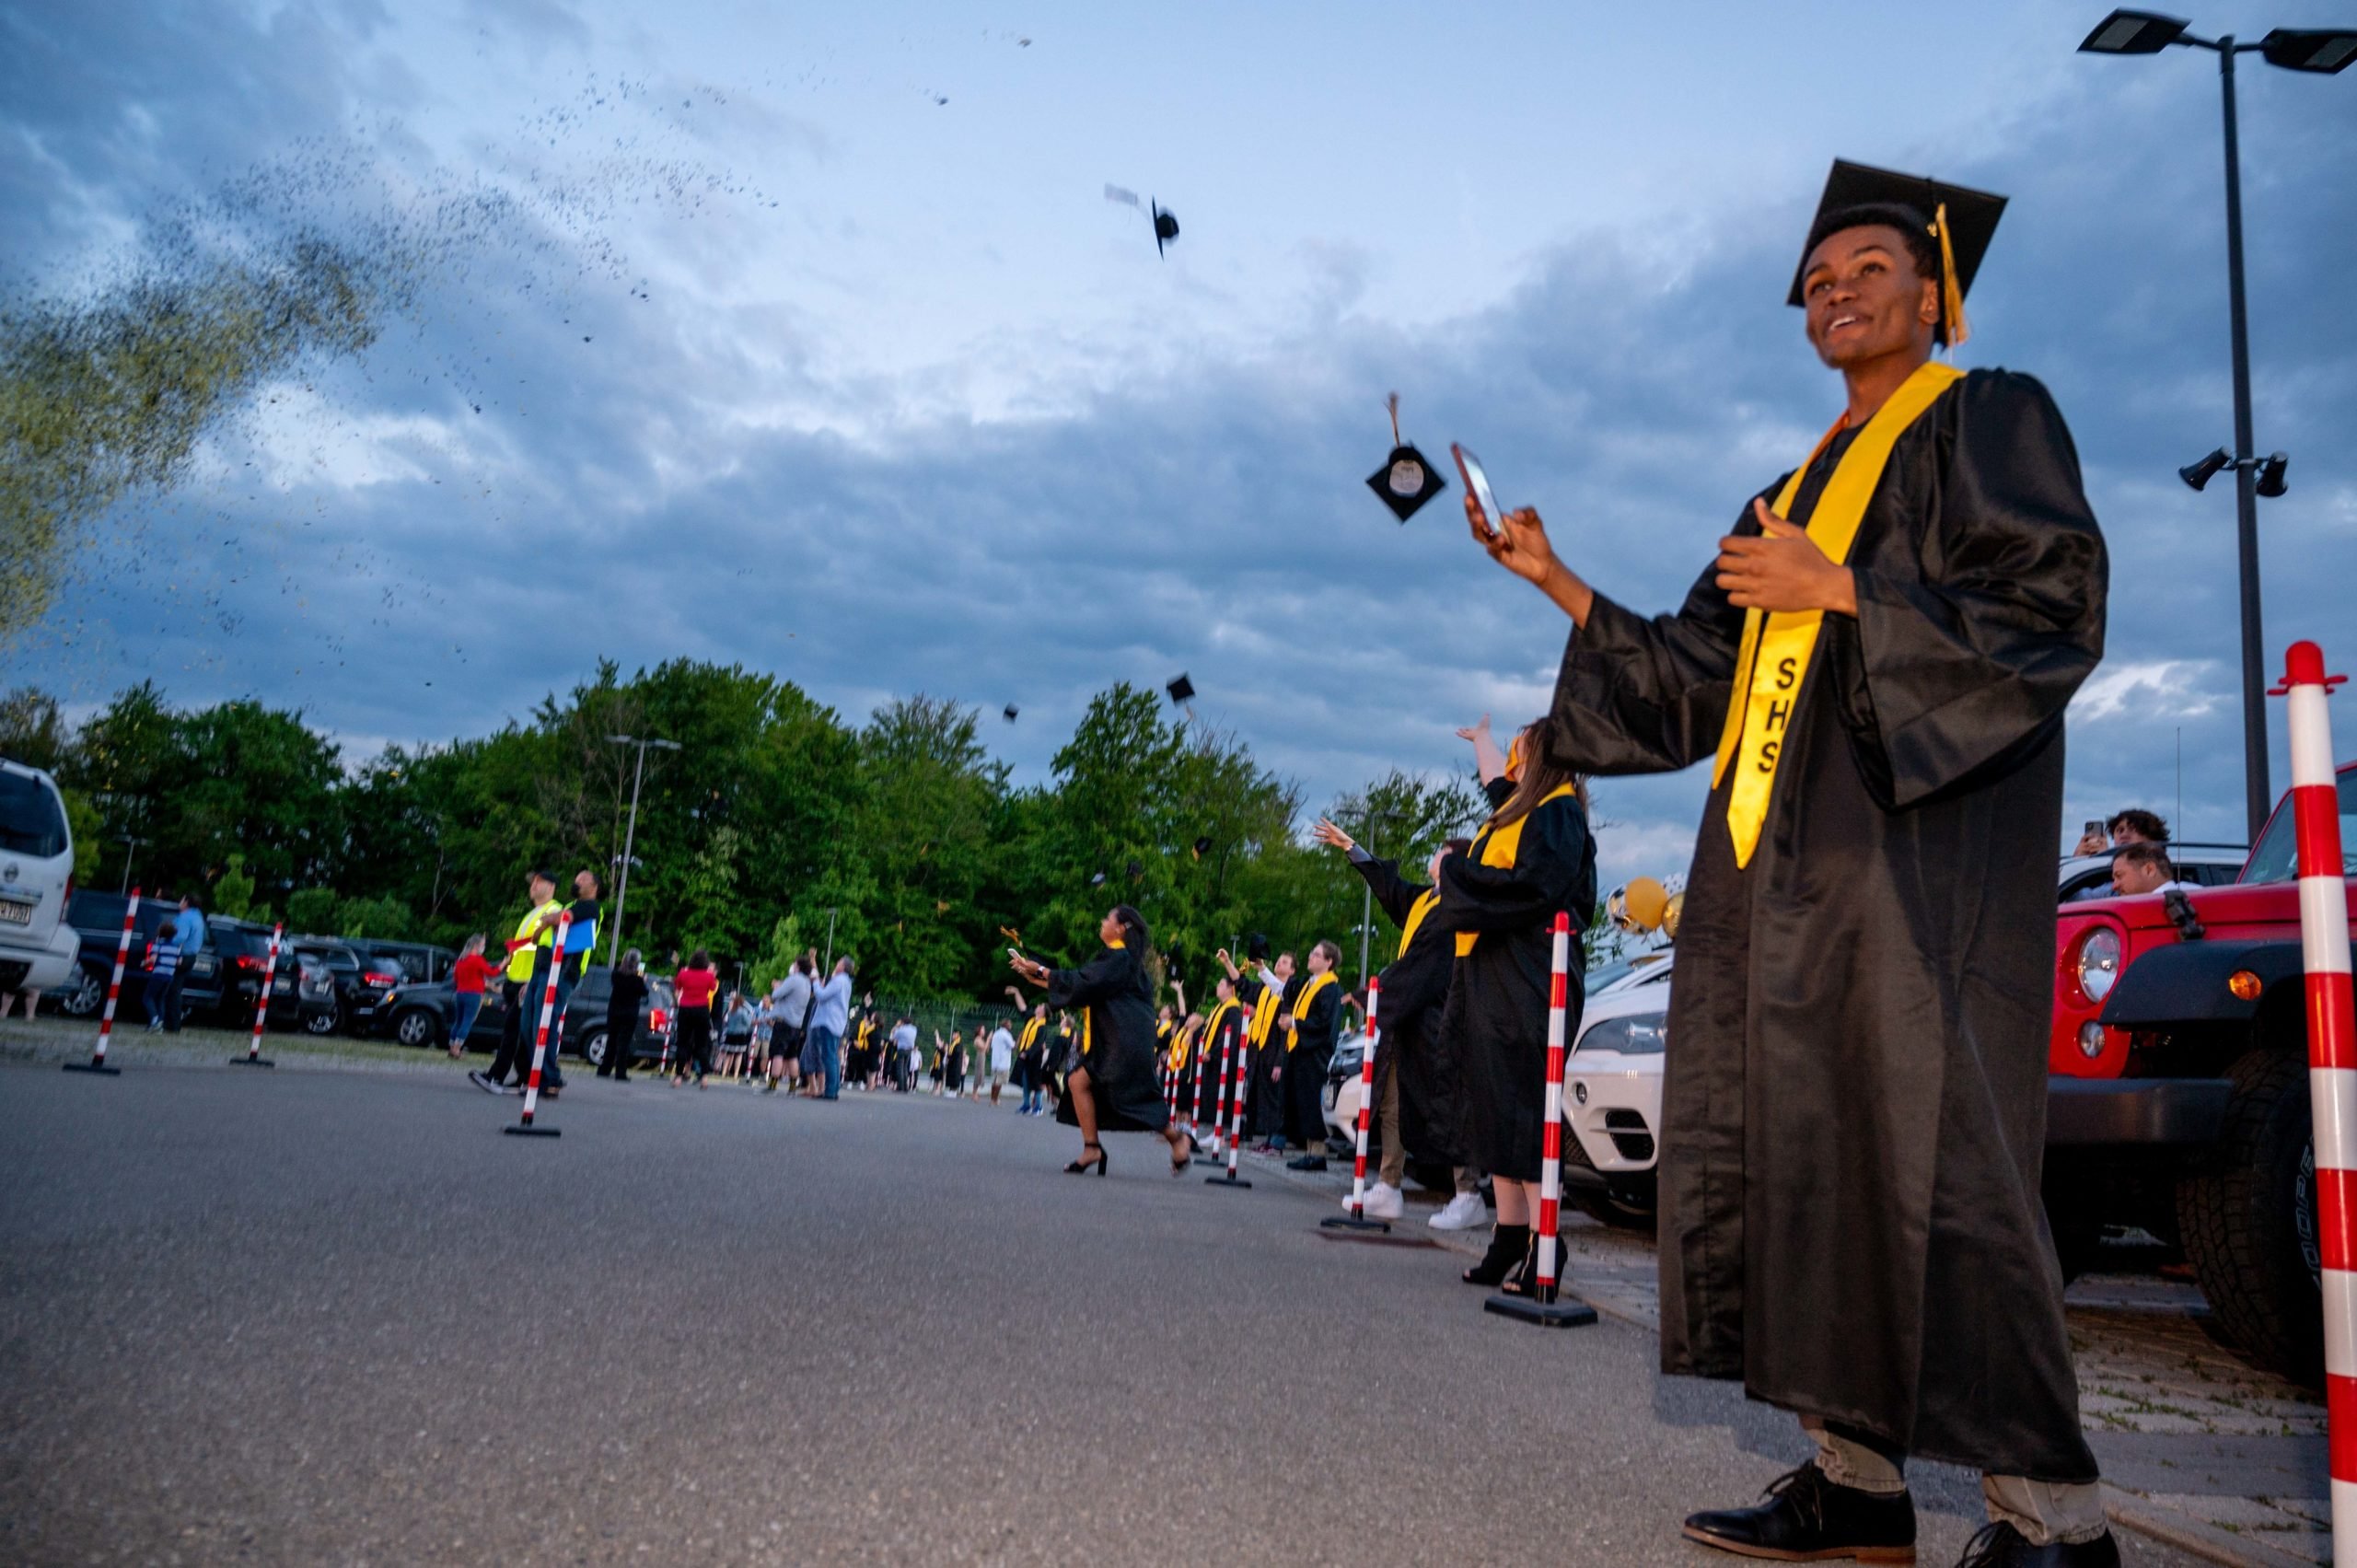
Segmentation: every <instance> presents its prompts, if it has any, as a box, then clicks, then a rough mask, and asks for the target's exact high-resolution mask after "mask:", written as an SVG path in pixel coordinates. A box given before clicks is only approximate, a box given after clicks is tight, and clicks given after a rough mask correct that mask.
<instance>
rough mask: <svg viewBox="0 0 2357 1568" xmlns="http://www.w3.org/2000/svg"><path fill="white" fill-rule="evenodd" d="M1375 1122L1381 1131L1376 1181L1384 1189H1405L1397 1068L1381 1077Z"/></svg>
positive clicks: (1405, 1158)
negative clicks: (1382, 1185)
mask: <svg viewBox="0 0 2357 1568" xmlns="http://www.w3.org/2000/svg"><path fill="white" fill-rule="evenodd" d="M1377 1065H1378V1066H1380V1065H1381V1064H1380V1063H1377ZM1376 1121H1377V1124H1378V1125H1379V1126H1380V1127H1381V1128H1382V1130H1383V1166H1382V1169H1381V1170H1380V1171H1379V1172H1378V1173H1377V1174H1376V1179H1377V1180H1378V1181H1381V1182H1382V1183H1383V1184H1384V1185H1385V1186H1386V1187H1391V1188H1400V1187H1405V1186H1406V1185H1407V1184H1408V1145H1407V1144H1404V1143H1402V1142H1400V1140H1399V1070H1398V1069H1397V1068H1394V1069H1393V1070H1392V1071H1390V1072H1388V1073H1386V1074H1384V1075H1383V1102H1382V1108H1381V1109H1380V1111H1379V1113H1378V1114H1377V1117H1376Z"/></svg>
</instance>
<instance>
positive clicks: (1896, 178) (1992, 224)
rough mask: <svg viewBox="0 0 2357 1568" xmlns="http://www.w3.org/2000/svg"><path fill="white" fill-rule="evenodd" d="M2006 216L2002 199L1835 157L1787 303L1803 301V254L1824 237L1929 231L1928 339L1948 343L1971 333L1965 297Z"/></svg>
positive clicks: (1806, 255)
mask: <svg viewBox="0 0 2357 1568" xmlns="http://www.w3.org/2000/svg"><path fill="white" fill-rule="evenodd" d="M2004 215H2005V198H2004V197H2003V196H1997V195H1991V193H1990V192H1986V191H1975V190H1972V189H1970V188H1969V187H1967V186H1963V185H1950V184H1947V183H1945V182H1944V181H1942V180H1926V179H1923V178H1922V177H1921V176H1918V175H1912V174H1898V173H1894V172H1892V171H1891V170H1889V169H1887V168H1870V167H1869V166H1867V165H1865V164H1863V163H1852V162H1850V161H1849V160H1848V159H1847V158H1835V159H1834V160H1833V169H1832V172H1831V173H1829V174H1828V175H1827V176H1826V177H1825V194H1824V195H1822V196H1820V197H1818V198H1817V217H1816V219H1815V220H1814V221H1813V222H1811V223H1810V225H1809V226H1808V243H1807V244H1805V245H1804V246H1802V247H1801V259H1800V265H1799V268H1798V269H1797V270H1796V271H1794V273H1793V292H1792V294H1791V296H1789V297H1788V298H1787V299H1786V301H1785V303H1786V304H1789V305H1799V304H1801V303H1802V302H1803V301H1802V295H1801V284H1802V282H1803V279H1804V277H1805V274H1806V273H1807V271H1808V259H1809V257H1810V256H1811V255H1813V254H1814V253H1815V252H1816V250H1817V247H1818V246H1819V245H1822V244H1824V243H1825V241H1826V239H1827V238H1828V237H1829V236H1831V235H1836V234H1839V233H1840V232H1841V231H1842V230H1843V229H1845V228H1860V227H1864V226H1866V225H1868V224H1886V225H1888V226H1891V227H1893V228H1898V229H1902V230H1907V229H1911V230H1912V231H1913V232H1915V233H1918V234H1924V235H1928V236H1930V237H1931V238H1932V239H1933V241H1934V242H1935V243H1936V244H1937V245H1938V247H1939V269H1938V270H1939V278H1940V321H1939V325H1938V326H1937V327H1935V328H1933V338H1934V339H1936V340H1937V341H1938V342H1939V343H1944V344H1945V345H1946V346H1948V347H1950V348H1953V347H1955V346H1956V344H1957V343H1962V342H1964V340H1965V339H1966V338H1967V337H1968V336H1970V335H1971V331H1972V329H1971V326H1970V324H1969V323H1968V322H1967V321H1966V320H1965V317H1964V296H1965V295H1966V294H1967V293H1968V292H1969V291H1970V290H1971V288H1972V280H1973V278H1974V277H1975V276H1977V275H1978V274H1979V273H1980V261H1981V258H1982V257H1984V256H1986V255H1988V253H1989V241H1990V240H1991V238H1994V236H1995V235H1996V232H1997V220H1998V219H2000V218H2002V217H2003V216H2004ZM1919 264H1920V263H1919Z"/></svg>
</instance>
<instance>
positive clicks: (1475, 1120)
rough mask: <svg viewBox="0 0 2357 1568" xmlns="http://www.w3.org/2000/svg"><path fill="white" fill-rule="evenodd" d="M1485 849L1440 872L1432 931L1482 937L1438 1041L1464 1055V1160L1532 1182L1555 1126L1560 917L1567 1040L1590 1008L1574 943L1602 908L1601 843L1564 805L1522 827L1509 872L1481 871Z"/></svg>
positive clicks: (1456, 979) (1460, 1130)
mask: <svg viewBox="0 0 2357 1568" xmlns="http://www.w3.org/2000/svg"><path fill="white" fill-rule="evenodd" d="M1483 842H1485V841H1484V840H1483V839H1480V838H1477V839H1476V840H1475V841H1474V844H1473V853H1472V854H1452V855H1450V856H1449V857H1448V858H1447V859H1446V860H1444V861H1442V862H1441V863H1440V904H1439V906H1438V907H1437V908H1435V909H1434V911H1433V912H1432V914H1431V915H1430V916H1429V917H1428V918H1427V919H1426V920H1425V922H1424V923H1425V924H1426V925H1428V926H1430V925H1437V926H1439V927H1441V928H1442V929H1443V930H1445V931H1448V932H1451V933H1456V932H1470V933H1474V934H1476V935H1478V936H1479V940H1478V941H1476V942H1475V943H1474V945H1473V950H1472V951H1471V952H1470V953H1467V954H1465V955H1464V956H1462V957H1460V958H1457V960H1456V967H1455V969H1454V970H1452V971H1451V973H1450V977H1449V985H1448V1000H1447V1002H1446V1005H1444V1006H1443V1009H1442V1012H1441V1025H1440V1027H1441V1035H1442V1038H1443V1039H1445V1040H1448V1041H1449V1042H1450V1043H1451V1045H1452V1046H1453V1047H1454V1048H1455V1050H1456V1051H1457V1073H1458V1083H1459V1085H1460V1086H1461V1087H1462V1091H1463V1092H1462V1094H1461V1095H1460V1096H1459V1097H1458V1100H1457V1135H1458V1138H1459V1140H1460V1141H1461V1142H1462V1143H1463V1144H1464V1145H1465V1157H1466V1159H1467V1161H1468V1162H1469V1163H1470V1164H1472V1165H1475V1166H1477V1167H1480V1168H1481V1169H1482V1170H1485V1171H1487V1172H1489V1173H1490V1174H1491V1175H1492V1176H1503V1177H1505V1178H1507V1179H1509V1180H1514V1181H1536V1180H1538V1166H1539V1161H1540V1159H1541V1157H1542V1156H1543V1153H1544V1149H1543V1137H1544V1132H1545V1128H1546V1122H1547V1008H1548V1004H1549V1000H1550V995H1551V994H1552V993H1553V990H1554V972H1555V936H1554V925H1555V916H1556V915H1557V914H1558V913H1559V912H1560V913H1566V914H1569V915H1570V916H1571V917H1572V930H1573V949H1572V964H1571V975H1570V989H1569V991H1568V993H1567V994H1566V1002H1567V1005H1568V1006H1569V1008H1570V1013H1569V1016H1568V1017H1567V1018H1566V1020H1565V1023H1564V1038H1565V1039H1566V1040H1568V1039H1570V1038H1571V1036H1572V1034H1573V1033H1574V1032H1576V1030H1577V1029H1578V1027H1579V1016H1580V1009H1581V1006H1582V1005H1583V1004H1584V1003H1585V993H1584V991H1583V988H1582V985H1581V973H1580V963H1579V949H1578V946H1577V940H1578V938H1577V934H1578V932H1579V930H1580V929H1581V928H1582V927H1583V926H1585V925H1586V924H1587V921H1588V916H1589V915H1590V914H1592V913H1593V912H1595V910H1596V841H1595V840H1594V839H1592V838H1591V837H1589V835H1588V830H1587V813H1586V812H1585V810H1583V809H1582V808H1581V807H1580V803H1579V801H1578V800H1577V799H1576V798H1574V797H1573V796H1568V795H1566V796H1562V797H1560V798H1558V799H1554V800H1550V801H1546V802H1544V803H1542V804H1541V805H1539V806H1538V807H1534V808H1533V809H1532V810H1531V813H1530V815H1529V816H1527V817H1526V818H1524V819H1523V822H1522V842H1521V843H1520V844H1519V845H1518V846H1517V848H1516V850H1515V861H1514V864H1513V865H1482V864H1480V851H1481V846H1482V843H1483ZM1454 950H1455V947H1454V944H1453V943H1452V945H1451V951H1452V952H1454Z"/></svg>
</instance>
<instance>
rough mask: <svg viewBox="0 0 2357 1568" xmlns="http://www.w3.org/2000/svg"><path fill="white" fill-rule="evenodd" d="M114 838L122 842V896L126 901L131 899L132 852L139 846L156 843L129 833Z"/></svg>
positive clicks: (118, 834) (119, 834)
mask: <svg viewBox="0 0 2357 1568" xmlns="http://www.w3.org/2000/svg"><path fill="white" fill-rule="evenodd" d="M115 837H117V838H119V839H121V840H122V896H123V897H124V898H126V899H127V898H129V897H131V855H132V852H133V851H134V850H136V849H137V848H138V847H139V846H140V845H141V844H145V843H153V842H156V841H155V840H153V839H143V838H138V837H135V836H134V835H133V834H130V833H117V834H116V835H115Z"/></svg>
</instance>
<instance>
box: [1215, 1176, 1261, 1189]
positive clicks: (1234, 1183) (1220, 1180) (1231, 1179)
mask: <svg viewBox="0 0 2357 1568" xmlns="http://www.w3.org/2000/svg"><path fill="white" fill-rule="evenodd" d="M1203 1185H1204V1186H1206V1187H1249V1186H1251V1185H1252V1184H1251V1183H1250V1182H1248V1181H1247V1180H1245V1179H1243V1178H1242V1177H1240V1176H1206V1177H1204V1178H1203Z"/></svg>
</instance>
